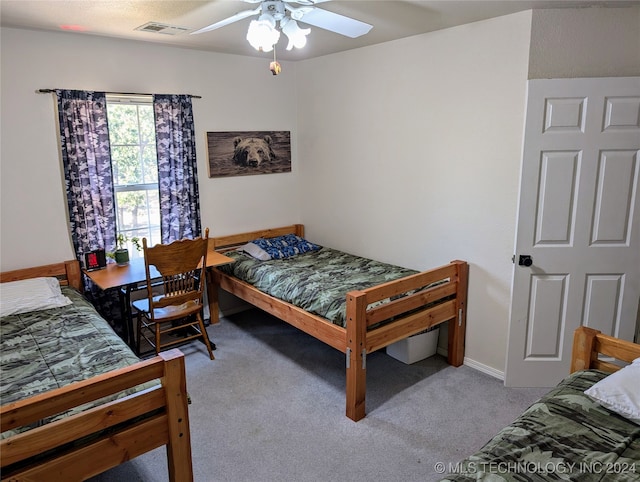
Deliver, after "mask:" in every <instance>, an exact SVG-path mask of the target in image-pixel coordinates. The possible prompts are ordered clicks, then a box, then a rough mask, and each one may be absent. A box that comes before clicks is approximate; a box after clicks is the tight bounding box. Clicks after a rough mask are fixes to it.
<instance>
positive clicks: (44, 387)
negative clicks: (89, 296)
mask: <svg viewBox="0 0 640 482" xmlns="http://www.w3.org/2000/svg"><path fill="white" fill-rule="evenodd" d="M62 292H63V294H64V295H66V296H68V297H69V298H70V299H71V300H72V301H73V304H71V305H68V306H64V307H62V308H54V309H49V310H44V311H37V312H31V313H24V314H20V315H11V316H6V317H3V318H2V319H1V320H0V337H1V339H2V351H1V353H0V370H1V377H0V397H1V398H0V402H1V403H2V405H4V404H6V403H10V402H14V401H16V400H21V399H23V398H27V397H29V396H32V395H36V394H38V393H43V392H46V391H48V390H51V389H54V388H58V387H62V386H65V385H68V384H70V383H72V382H76V381H80V380H85V379H87V378H90V377H93V376H95V375H98V374H101V373H105V372H108V371H110V370H114V369H116V368H121V367H125V366H128V365H131V364H133V363H136V362H138V361H139V359H138V357H137V356H135V354H134V353H133V352H132V351H131V349H130V348H129V347H128V346H127V344H126V343H125V342H124V341H122V339H121V338H120V337H118V335H116V334H115V332H114V331H113V330H112V329H111V327H110V326H109V325H108V323H107V322H106V321H105V320H104V319H103V318H102V317H101V316H100V315H99V314H98V313H97V312H96V311H95V309H94V308H93V306H92V305H91V304H90V303H89V302H88V301H87V300H86V299H85V298H84V297H83V296H82V295H81V294H80V293H78V292H77V291H75V290H73V289H71V288H66V287H63V288H62ZM132 391H133V390H132ZM124 395H126V393H123V394H122V396H124ZM84 408H86V407H84ZM76 411H77V410H76ZM56 418H59V417H56ZM27 428H28V427H27ZM18 431H23V430H18ZM13 433H15V432H5V433H3V434H2V438H5V437H7V436H9V435H12V434H13Z"/></svg>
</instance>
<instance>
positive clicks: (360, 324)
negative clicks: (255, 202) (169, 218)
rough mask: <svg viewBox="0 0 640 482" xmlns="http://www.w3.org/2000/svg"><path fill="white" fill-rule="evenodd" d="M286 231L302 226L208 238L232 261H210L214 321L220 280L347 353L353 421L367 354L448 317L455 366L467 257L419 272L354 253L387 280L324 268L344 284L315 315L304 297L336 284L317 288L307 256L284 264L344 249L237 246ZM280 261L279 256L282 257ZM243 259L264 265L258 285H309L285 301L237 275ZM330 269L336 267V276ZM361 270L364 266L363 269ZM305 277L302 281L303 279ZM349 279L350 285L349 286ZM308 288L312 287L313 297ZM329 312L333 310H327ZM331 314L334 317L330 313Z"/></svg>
mask: <svg viewBox="0 0 640 482" xmlns="http://www.w3.org/2000/svg"><path fill="white" fill-rule="evenodd" d="M291 235H293V236H296V237H298V238H301V239H302V240H304V226H303V225H301V224H295V225H291V226H284V227H280V228H271V229H264V230H259V231H252V232H246V233H241V234H234V235H229V236H221V237H213V238H209V243H210V248H212V249H215V250H217V251H220V252H223V253H224V254H225V255H227V256H230V257H233V258H234V259H235V260H236V261H235V262H234V263H230V264H228V265H225V266H221V267H217V268H214V269H212V270H211V271H210V272H209V286H210V287H212V288H213V289H211V290H210V291H209V303H210V306H211V310H210V315H211V321H212V322H213V323H215V322H216V321H217V316H218V309H219V303H218V290H217V289H215V288H216V287H220V288H222V289H223V290H225V291H227V292H229V293H231V294H233V295H235V296H237V297H239V298H241V299H243V300H244V301H246V302H248V303H250V304H252V305H254V306H256V307H258V308H260V309H262V310H264V311H266V312H268V313H270V314H272V315H274V316H276V317H277V318H280V319H282V320H284V321H286V322H287V323H290V324H291V325H293V326H295V327H297V328H299V329H301V330H302V331H304V332H306V333H308V334H309V335H311V336H313V337H315V338H317V339H318V340H321V341H323V342H324V343H327V344H328V345H330V346H332V347H333V348H335V349H337V350H340V351H341V352H343V353H345V356H346V415H347V417H349V418H350V419H352V420H354V421H358V420H360V419H362V418H364V416H365V413H366V411H365V395H366V357H367V354H369V353H372V352H374V351H376V350H380V349H382V348H384V347H386V346H388V345H390V344H392V343H394V342H397V341H399V340H402V339H404V338H407V337H409V336H411V335H414V334H417V333H420V332H423V331H425V330H427V329H429V328H431V327H434V326H436V325H440V324H442V323H448V337H449V338H448V355H447V356H448V362H449V363H450V364H451V365H454V366H460V365H462V363H463V358H464V341H465V326H466V311H467V307H466V300H467V278H468V265H467V263H466V262H464V261H452V262H451V263H450V264H447V265H445V266H441V267H438V268H435V269H431V270H427V271H423V272H418V271H415V270H405V269H403V268H399V267H393V266H391V265H386V264H384V263H378V262H375V261H372V260H367V259H365V258H359V259H360V260H363V262H365V263H366V264H372V265H375V266H374V268H375V270H377V271H378V272H382V278H383V279H384V281H383V282H381V283H371V282H370V281H368V280H364V279H356V280H353V279H350V280H347V281H343V279H342V278H343V276H344V275H345V272H346V271H347V270H344V269H343V270H341V271H340V270H337V271H331V272H329V274H328V275H327V276H324V278H325V279H326V278H329V279H331V280H332V282H335V283H337V284H338V285H341V286H343V287H344V290H343V291H341V292H340V293H338V296H337V298H336V300H323V302H324V305H325V306H330V307H332V308H330V309H329V310H328V311H323V312H322V314H319V312H318V311H317V310H313V309H310V308H309V307H308V306H306V302H308V301H316V300H313V298H321V297H324V296H325V293H328V292H330V291H333V288H332V287H331V286H328V285H326V284H325V285H318V286H322V287H321V288H316V287H315V286H316V285H314V284H311V283H312V281H311V278H312V277H313V278H314V280H313V283H315V282H316V281H317V280H316V277H317V275H318V274H319V273H320V271H319V270H318V268H317V266H315V265H314V264H312V263H311V262H309V265H308V266H305V267H304V269H305V270H306V271H303V274H297V275H296V274H295V273H294V270H293V269H291V270H289V264H290V263H293V261H294V260H301V261H302V262H303V264H304V263H307V261H308V260H309V258H311V257H313V256H316V255H317V253H327V252H328V251H333V252H335V253H338V254H339V255H345V254H346V253H340V252H337V251H335V250H331V249H330V248H325V247H321V249H319V250H318V251H312V252H304V253H301V254H299V255H296V256H293V257H290V258H286V259H284V260H262V261H260V260H255V259H250V258H251V257H250V256H245V254H243V253H238V249H239V248H240V249H242V248H243V247H244V246H246V245H247V243H252V242H255V241H256V240H258V239H260V240H273V239H279V238H282V237H287V236H291ZM304 241H305V242H306V240H304ZM349 256H351V255H349ZM354 258H357V257H353V258H351V259H350V261H349V262H352V261H353V262H358V261H357V260H354ZM280 261H283V262H282V263H280ZM296 262H297V261H296ZM246 263H259V264H260V266H254V267H255V268H256V269H258V270H267V272H263V273H262V274H260V275H259V277H262V278H263V279H266V280H267V282H266V283H263V284H264V286H263V287H262V288H264V287H265V286H268V285H270V284H272V283H271V280H272V279H273V278H274V277H275V276H280V277H281V278H284V280H285V284H286V282H287V280H289V283H288V284H289V285H290V286H289V287H290V288H292V289H293V291H294V292H295V291H298V290H299V289H301V288H306V289H307V296H306V301H305V303H302V304H300V303H297V302H294V301H291V300H288V298H286V297H284V295H283V293H281V292H278V293H276V295H272V294H268V293H267V292H265V291H263V289H259V288H258V287H256V286H254V285H252V284H251V283H250V282H247V281H245V280H243V279H240V278H238V277H237V276H236V274H234V273H238V274H239V272H242V271H247V272H248V271H251V270H252V269H253V268H254V267H249V268H247V267H246V266H245V264H246ZM337 264H340V262H338V263H337ZM278 266H286V267H287V268H286V269H287V270H288V271H285V272H284V274H283V273H280V275H276V274H273V276H272V274H271V273H270V272H269V270H271V269H277V268H278ZM334 267H335V266H334ZM388 269H389V270H395V276H393V279H390V278H392V277H391V276H387V277H386V278H385V274H384V273H385V272H386V270H388ZM305 273H306V274H305ZM335 273H338V274H337V275H335V276H334V274H335ZM358 273H359V274H360V273H361V272H360V270H358ZM302 279H305V280H306V281H304V282H301V280H302ZM376 279H378V280H379V279H380V278H379V277H378V278H376ZM291 280H293V281H291ZM349 286H350V287H351V288H348V287H349ZM309 290H311V293H312V294H311V296H310V295H309ZM314 293H315V294H318V293H320V294H321V296H314ZM303 298H304V296H303ZM336 303H339V304H340V305H341V308H339V309H338V308H336V307H335V304H336ZM328 313H332V315H331V317H329V315H328ZM336 314H337V317H336V318H333V316H334V315H336ZM340 314H341V315H340ZM325 315H326V316H325ZM330 318H331V319H330Z"/></svg>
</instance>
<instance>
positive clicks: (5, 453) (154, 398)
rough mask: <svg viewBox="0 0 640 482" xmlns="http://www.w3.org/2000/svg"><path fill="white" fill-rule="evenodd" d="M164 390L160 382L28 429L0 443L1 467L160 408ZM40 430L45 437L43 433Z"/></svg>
mask: <svg viewBox="0 0 640 482" xmlns="http://www.w3.org/2000/svg"><path fill="white" fill-rule="evenodd" d="M164 404H165V393H164V390H163V389H162V387H161V386H160V385H158V387H156V388H152V389H150V390H148V391H145V392H140V393H138V394H135V395H131V396H129V397H126V398H123V399H120V400H115V401H112V402H108V403H106V404H104V405H100V406H98V407H94V408H91V409H89V410H87V411H85V412H82V413H78V414H76V415H72V416H69V417H65V418H63V419H61V420H57V421H55V422H51V423H50V424H48V425H45V426H42V427H37V428H34V429H31V430H29V431H27V432H24V433H21V434H17V435H15V436H13V437H11V438H9V439H4V440H2V441H1V442H0V452H1V453H2V466H3V467H6V466H7V465H10V464H13V463H16V462H18V461H20V460H24V459H27V458H29V457H33V456H35V455H38V454H41V453H43V452H45V451H46V450H49V449H51V448H53V447H58V446H61V445H62V444H64V443H67V442H69V441H70V440H78V439H80V438H82V437H86V436H88V435H91V434H93V433H96V432H99V431H101V430H104V429H106V428H109V427H113V426H114V425H116V424H119V423H122V422H125V421H127V420H131V419H133V418H135V417H138V416H140V415H143V414H145V413H148V412H150V411H152V410H156V409H159V408H162V407H163V406H164ZM43 433H44V434H46V436H43Z"/></svg>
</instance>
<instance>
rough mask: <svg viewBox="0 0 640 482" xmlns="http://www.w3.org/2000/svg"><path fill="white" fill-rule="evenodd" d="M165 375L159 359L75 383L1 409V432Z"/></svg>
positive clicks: (161, 361) (9, 404)
mask: <svg viewBox="0 0 640 482" xmlns="http://www.w3.org/2000/svg"><path fill="white" fill-rule="evenodd" d="M163 374H164V366H163V360H162V359H161V358H159V357H156V358H153V359H151V360H146V361H142V362H139V363H136V364H135V365H131V366H128V367H125V368H121V369H119V370H114V371H112V372H108V373H105V374H103V375H98V376H96V377H93V378H91V379H90V380H84V381H81V382H77V383H72V384H70V385H67V386H65V387H62V388H58V389H56V390H51V391H49V392H46V393H42V394H39V395H34V396H33V397H29V398H27V399H24V400H20V401H17V402H13V403H8V404H6V405H3V406H2V407H0V425H1V430H2V432H4V431H6V430H10V429H13V428H16V427H21V426H23V425H29V424H30V423H33V422H36V421H38V420H41V419H43V418H46V417H49V416H51V415H55V414H57V413H60V412H64V411H65V410H68V409H70V408H73V407H76V406H78V405H82V404H83V403H87V402H90V401H93V400H97V399H99V398H102V397H105V396H107V395H110V394H112V393H117V392H120V391H122V390H125V389H127V388H131V387H135V386H136V385H140V384H141V383H145V382H148V381H150V380H153V379H156V378H160V377H161V376H162V375H163Z"/></svg>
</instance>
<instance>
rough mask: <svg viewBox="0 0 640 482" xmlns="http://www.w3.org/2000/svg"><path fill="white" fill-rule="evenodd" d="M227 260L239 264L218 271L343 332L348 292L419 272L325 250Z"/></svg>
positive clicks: (233, 254)
mask: <svg viewBox="0 0 640 482" xmlns="http://www.w3.org/2000/svg"><path fill="white" fill-rule="evenodd" d="M225 255H226V256H229V257H232V258H234V259H235V260H236V261H235V262H234V263H231V264H228V265H225V266H222V267H220V270H221V271H223V272H225V273H228V274H232V275H234V276H235V277H237V278H239V279H241V280H243V281H246V282H247V283H249V284H251V285H253V286H254V287H256V288H258V289H259V290H260V291H262V292H264V293H267V294H269V295H271V296H274V297H275V298H278V299H281V300H283V301H286V302H288V303H291V304H293V305H295V306H298V307H299V308H302V309H304V310H305V311H308V312H310V313H313V314H316V315H318V316H321V317H323V318H326V319H327V320H329V321H331V322H332V323H334V324H336V325H340V326H343V327H344V326H345V323H344V321H345V317H346V294H347V293H348V292H349V291H352V290H361V289H365V288H369V287H371V286H376V285H378V284H381V283H386V282H388V281H392V280H396V279H399V278H402V277H404V276H409V275H411V274H415V273H417V271H415V270H411V269H406V268H401V267H398V266H393V265H390V264H386V263H382V262H379V261H373V260H371V259H367V258H362V257H358V256H354V255H351V254H347V253H344V252H342V251H337V250H335V249H331V248H326V247H324V248H322V249H320V250H319V251H312V252H308V253H303V254H299V255H296V256H293V257H291V258H287V259H272V260H268V261H260V260H257V259H255V258H252V257H250V256H249V255H247V254H244V253H240V252H236V251H231V252H228V253H225Z"/></svg>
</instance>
